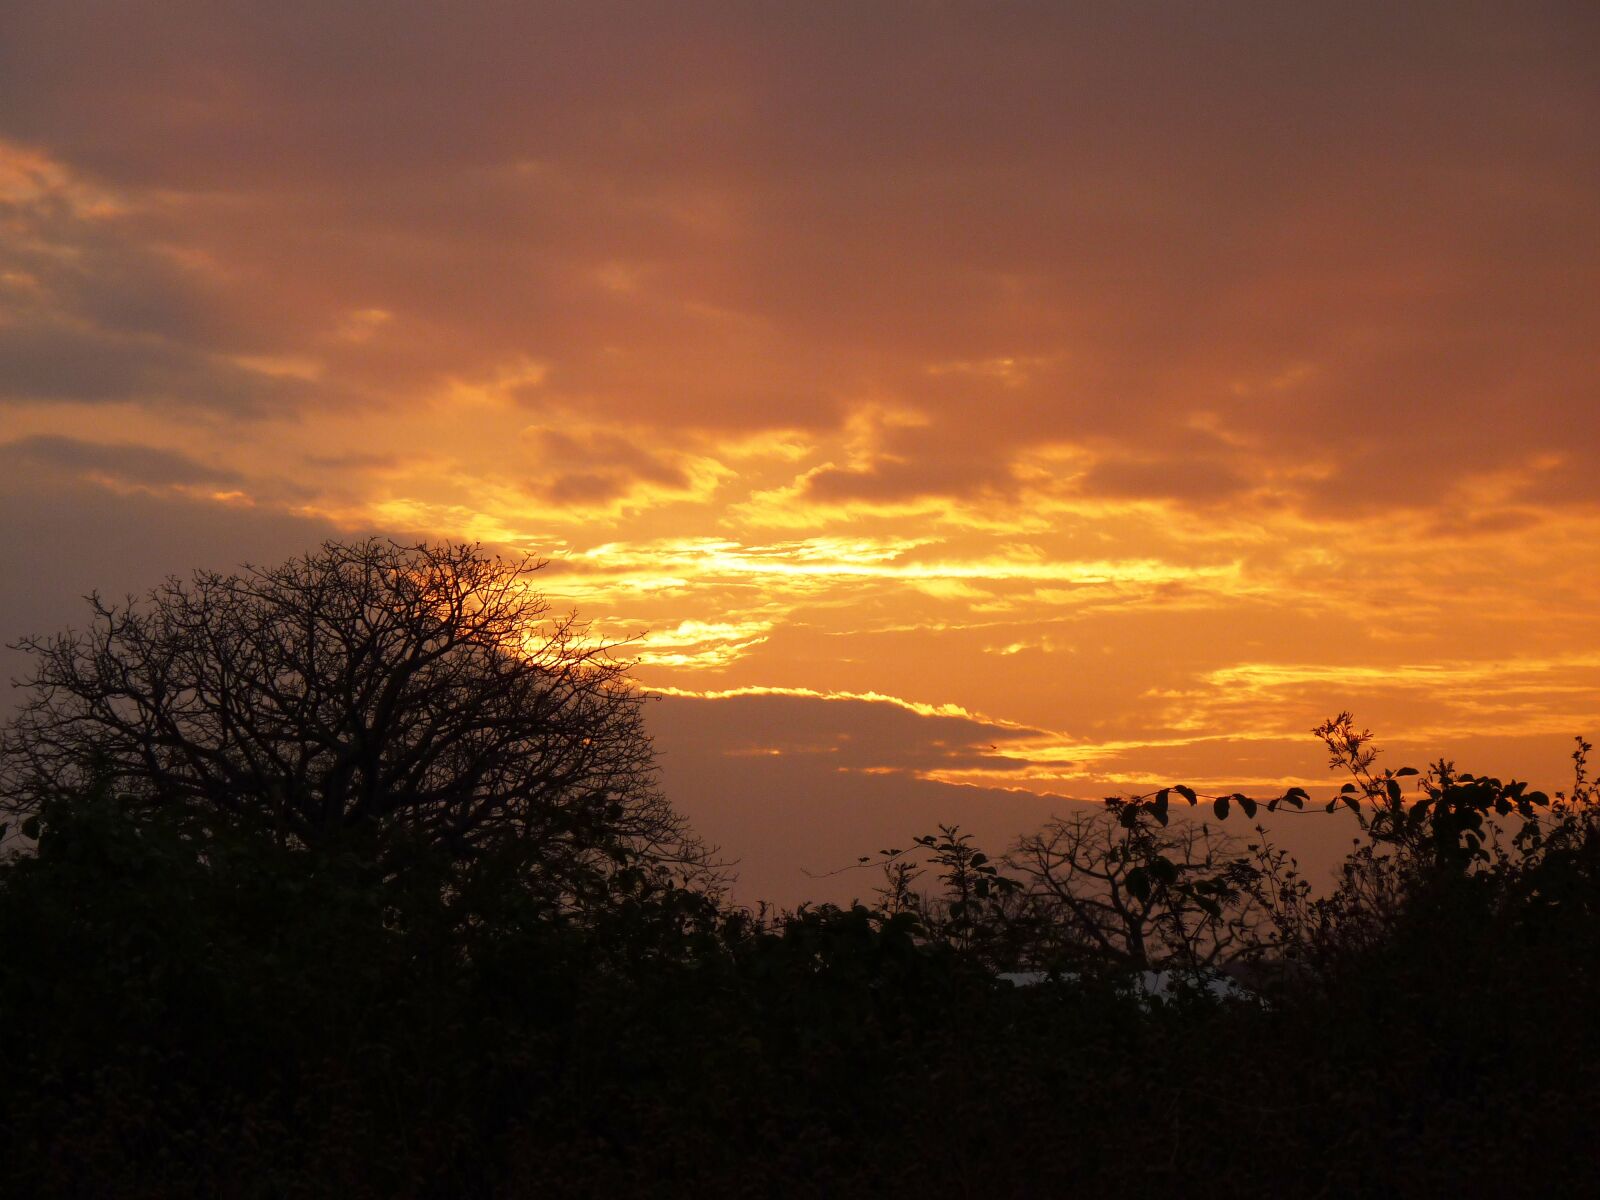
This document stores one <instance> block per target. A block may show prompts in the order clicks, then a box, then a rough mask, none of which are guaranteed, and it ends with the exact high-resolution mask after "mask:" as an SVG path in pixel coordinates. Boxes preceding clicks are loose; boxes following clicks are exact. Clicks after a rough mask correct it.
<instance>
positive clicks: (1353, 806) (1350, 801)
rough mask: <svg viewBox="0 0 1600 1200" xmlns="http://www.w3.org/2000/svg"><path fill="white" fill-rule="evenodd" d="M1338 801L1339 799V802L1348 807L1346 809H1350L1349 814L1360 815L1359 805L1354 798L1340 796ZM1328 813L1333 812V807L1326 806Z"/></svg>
mask: <svg viewBox="0 0 1600 1200" xmlns="http://www.w3.org/2000/svg"><path fill="white" fill-rule="evenodd" d="M1339 799H1341V800H1343V801H1344V802H1345V804H1346V806H1348V808H1349V809H1350V811H1351V812H1353V813H1356V814H1358V815H1359V814H1360V812H1361V803H1360V801H1358V800H1357V799H1356V798H1355V797H1354V796H1340V797H1339ZM1328 811H1329V812H1332V811H1333V806H1332V805H1331V804H1330V805H1329V806H1328Z"/></svg>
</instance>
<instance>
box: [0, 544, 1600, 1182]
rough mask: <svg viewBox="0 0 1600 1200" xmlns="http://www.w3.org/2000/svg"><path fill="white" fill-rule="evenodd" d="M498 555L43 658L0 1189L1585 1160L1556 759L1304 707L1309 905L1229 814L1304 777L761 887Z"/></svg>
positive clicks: (286, 577) (1599, 1073)
mask: <svg viewBox="0 0 1600 1200" xmlns="http://www.w3.org/2000/svg"><path fill="white" fill-rule="evenodd" d="M506 578H507V577H506V575H505V572H504V569H502V568H499V567H495V566H494V564H493V563H492V561H491V560H486V559H484V558H483V557H482V556H481V555H478V554H477V553H476V552H475V551H471V550H467V549H463V548H454V549H452V548H444V549H443V550H441V549H440V548H395V547H384V546H379V545H375V544H366V545H364V546H357V547H328V548H325V551H324V554H323V556H321V557H318V556H313V557H310V558H308V559H306V560H300V561H298V562H297V563H293V564H288V565H287V566H286V567H285V568H279V569H276V571H275V572H258V573H255V574H251V573H246V574H244V575H241V576H237V577H227V578H222V577H215V576H208V577H204V580H203V582H204V583H205V584H206V587H205V589H203V591H196V590H194V589H186V588H185V586H184V585H180V584H176V583H174V584H172V585H170V587H169V590H168V591H166V592H164V593H161V594H159V595H157V596H155V597H152V598H150V599H149V600H147V601H146V602H145V603H143V604H142V605H139V606H129V608H127V609H123V608H114V607H112V606H97V610H96V611H97V614H98V615H97V618H96V621H95V622H91V625H90V627H89V629H88V630H87V631H86V632H85V633H83V634H76V635H63V636H62V637H60V638H56V639H50V640H48V641H41V642H37V643H33V644H32V645H33V648H34V650H35V653H36V657H37V659H38V662H39V669H38V672H37V673H36V677H35V680H34V685H35V690H34V694H33V696H34V698H33V702H32V704H31V706H30V707H29V708H28V709H26V710H25V711H24V713H23V714H22V715H21V716H20V717H19V718H18V719H17V720H15V721H13V722H12V723H11V724H10V725H9V726H7V727H6V729H5V731H4V735H3V740H0V798H3V800H4V803H5V806H6V808H7V809H8V810H9V812H10V814H11V818H10V822H9V828H8V829H7V830H6V831H4V832H3V834H0V836H3V837H4V838H5V845H6V851H5V854H4V856H3V858H0V947H3V953H0V1034H3V1036H0V1194H5V1195H18V1196H149V1197H157V1196H160V1197H182V1196H208V1197H209V1196H228V1197H232V1196H239V1197H255V1196H261V1197H278V1196H301V1195H303V1196H322V1195H330V1194H341V1195H344V1196H350V1197H359V1196H386V1197H387V1196H418V1197H421V1196H439V1197H446V1196H449V1197H455V1196H490V1195H493V1196H523V1195H528V1196H535V1195H550V1196H612V1195H616V1196H643V1197H648V1196H684V1195H694V1196H714V1197H715V1196H752V1197H754V1196H762V1197H766V1196H808V1197H809V1196H882V1195H890V1194H895V1195H899V1194H905V1195H918V1196H930V1197H943V1196H971V1195H996V1196H1034V1195H1039V1196H1054V1195H1066V1194H1073V1195H1087V1196H1097V1195H1119V1196H1120V1195H1135V1196H1140V1195H1183V1196H1200V1197H1205V1196H1224V1195H1227V1196H1234V1195H1240V1194H1243V1195H1251V1194H1263V1193H1267V1192H1273V1193H1288V1194H1306V1195H1330V1196H1343V1195H1371V1196H1407V1195H1414V1196H1435V1195H1439V1194H1441V1193H1444V1192H1446V1191H1448V1190H1455V1191H1457V1192H1461V1193H1464V1194H1467V1195H1476V1194H1528V1193H1529V1192H1530V1191H1532V1192H1539V1193H1541V1194H1552V1195H1559V1194H1584V1193H1586V1192H1588V1191H1590V1190H1592V1188H1593V1180H1594V1178H1595V1170H1596V1167H1597V1165H1600V1156H1597V1153H1596V1151H1595V1150H1594V1149H1593V1145H1592V1143H1593V1139H1592V1136H1591V1134H1590V1132H1589V1129H1588V1124H1589V1112H1588V1109H1589V1103H1590V1102H1591V1100H1592V1098H1593V1097H1594V1096H1595V1095H1596V1085H1597V1084H1600V1053H1597V1051H1600V1045H1597V1044H1596V1043H1597V1041H1600V1037H1597V1026H1596V1020H1595V1013H1596V1012H1597V1011H1600V1008H1597V1005H1600V978H1597V958H1596V950H1597V947H1600V806H1597V804H1596V800H1597V797H1596V795H1595V789H1594V787H1593V785H1592V783H1591V782H1590V780H1589V778H1588V764H1587V753H1588V751H1589V749H1590V748H1589V747H1588V746H1587V745H1586V744H1584V743H1582V742H1580V743H1579V744H1578V748H1577V750H1576V752H1575V754H1574V766H1575V771H1574V778H1573V781H1572V784H1571V785H1570V786H1569V787H1567V788H1565V789H1564V790H1562V791H1558V792H1552V793H1550V794H1545V793H1541V792H1537V791H1533V790H1531V789H1529V788H1528V787H1527V786H1526V785H1523V784H1520V783H1517V782H1514V781H1509V782H1503V781H1501V780H1498V779H1494V778H1489V777H1483V776H1476V775H1471V774H1467V773H1464V772H1461V771H1458V770H1457V769H1456V768H1455V767H1454V766H1453V765H1451V764H1449V763H1445V762H1439V763H1436V764H1434V765H1433V766H1432V767H1430V768H1428V769H1427V770H1426V771H1422V772H1413V771H1409V770H1406V769H1400V770H1394V771H1386V770H1381V769H1379V767H1378V764H1377V758H1376V756H1375V754H1374V752H1373V750H1372V747H1371V743H1370V740H1369V737H1368V735H1367V734H1366V733H1365V731H1361V730H1358V729H1357V728H1356V727H1355V725H1354V724H1353V722H1351V721H1350V719H1349V718H1348V717H1347V716H1341V717H1340V718H1337V719H1335V720H1333V721H1330V722H1328V723H1327V724H1326V725H1324V726H1322V727H1321V728H1320V729H1319V730H1318V731H1317V733H1318V735H1319V736H1320V737H1321V738H1322V740H1323V742H1324V743H1325V745H1326V746H1327V747H1328V749H1329V751H1330V754H1331V756H1332V759H1333V762H1334V763H1335V765H1336V766H1338V767H1339V768H1340V769H1341V770H1342V771H1343V772H1344V773H1345V774H1346V776H1347V778H1348V780H1349V782H1348V784H1347V785H1346V790H1345V791H1343V792H1341V793H1339V794H1338V796H1337V797H1336V798H1335V800H1334V801H1333V806H1334V807H1336V808H1338V809H1339V810H1341V811H1344V812H1346V813H1347V815H1346V816H1345V817H1344V818H1342V819H1344V820H1347V821H1353V822H1355V824H1356V826H1357V828H1358V832H1359V840H1358V843H1357V844H1356V845H1355V846H1354V847H1353V849H1352V853H1351V854H1350V856H1349V858H1348V859H1347V861H1346V863H1345V865H1344V868H1343V870H1342V871H1341V872H1340V873H1339V875H1338V877H1337V879H1336V880H1335V882H1334V883H1333V885H1332V886H1331V887H1330V888H1328V889H1327V890H1326V891H1324V892H1320V893H1319V892H1317V891H1315V890H1314V889H1312V888H1311V887H1310V886H1309V885H1308V883H1307V881H1305V880H1304V879H1302V878H1301V877H1300V875H1299V874H1298V872H1297V870H1296V868H1295V865H1294V863H1293V862H1292V861H1291V860H1290V859H1289V858H1288V857H1287V856H1286V855H1284V854H1283V853H1282V852H1281V851H1279V850H1277V849H1275V848H1274V847H1273V845H1272V843H1271V841H1270V838H1269V837H1268V835H1267V833H1266V831H1265V830H1264V829H1261V828H1253V827H1252V825H1251V820H1252V817H1257V816H1258V815H1259V814H1260V813H1261V812H1262V811H1263V810H1265V809H1267V808H1279V809H1281V808H1283V807H1285V806H1287V807H1290V808H1296V809H1302V810H1303V809H1305V808H1306V807H1307V804H1308V801H1309V797H1308V796H1307V795H1306V794H1305V793H1304V792H1302V791H1299V790H1298V789H1291V790H1290V791H1289V792H1287V793H1285V794H1284V795H1282V796H1277V797H1257V798H1252V797H1248V796H1243V795H1239V794H1237V793H1235V794H1231V795H1226V796H1201V795H1198V794H1196V793H1195V792H1194V791H1193V790H1192V789H1189V788H1187V787H1184V786H1179V785H1174V786H1173V787H1171V788H1166V789H1161V790H1159V791H1156V792H1152V793H1150V794H1148V795H1145V796H1138V797H1119V798H1115V799H1113V800H1110V801H1107V803H1106V805H1105V806H1104V807H1103V808H1100V809H1091V808H1088V807H1086V808H1085V809H1084V810H1083V811H1081V812H1079V813H1078V814H1076V815H1074V816H1069V817H1068V818H1066V819H1062V820H1057V821H1055V822H1053V823H1052V824H1051V825H1049V826H1047V827H1046V828H1044V829H1042V830H1040V831H1038V832H1037V833H1035V834H1033V835H1030V836H1028V837H1026V838H1023V839H1021V841H1020V842H1019V843H1018V844H1017V845H1016V846H1013V847H1010V848H1009V849H1008V850H1007V851H1006V852H1005V853H999V852H998V851H997V852H996V853H995V854H994V855H993V856H991V855H990V854H988V853H985V851H984V850H983V849H982V848H980V847H978V846H976V845H974V844H973V842H972V841H971V839H970V838H968V837H966V836H965V835H963V834H962V833H961V831H960V830H959V829H956V828H945V829H941V830H939V831H936V832H934V833H931V834H929V835H925V836H922V837H919V838H916V839H915V840H913V841H911V842H908V844H907V845H906V846H905V847H903V848H895V847H890V848H886V849H884V850H882V851H881V852H880V853H878V854H875V855H868V856H867V857H866V858H865V859H864V861H863V862H862V863H861V864H859V869H860V870H861V871H862V879H863V892H864V894H865V896H866V899H865V900H864V902H862V903H859V904H856V905H853V906H850V907H843V908H841V907H834V906H807V907H802V908H800V909H799V910H797V911H792V912H782V913H770V912H765V911H760V912H750V911H748V910H743V909H739V908H737V907H734V906H732V905H730V904H729V903H727V902H726V900H725V898H724V897H723V895H722V892H721V890H720V888H719V886H718V872H717V870H716V868H715V859H714V855H712V854H711V853H710V852H709V851H707V850H706V849H705V848H703V847H701V846H699V845H698V844H697V843H695V842H694V840H693V838H692V837H691V836H690V835H689V834H688V831H687V830H686V829H685V828H684V827H683V826H682V823H681V821H679V820H678V819H677V818H676V817H675V815H674V814H673V813H672V811H671V809H670V807H669V806H667V805H666V804H665V802H664V800H663V799H662V798H661V797H660V796H659V795H658V794H657V793H655V791H654V790H653V787H652V786H651V783H650V778H649V773H648V771H647V770H644V769H642V766H641V764H642V763H643V762H645V760H646V759H647V751H648V743H647V742H645V743H641V742H640V741H639V740H638V739H639V738H641V737H642V734H641V733H640V732H639V729H638V726H637V724H636V720H635V718H636V715H637V714H636V709H635V708H634V707H633V706H632V702H631V701H630V699H629V694H628V693H627V692H625V691H624V690H620V689H619V687H618V685H617V678H616V672H615V671H613V670H612V669H611V667H610V666H609V665H608V663H607V662H606V660H605V659H604V657H603V655H600V654H599V653H598V652H597V651H595V650H594V649H593V648H592V647H585V646H581V645H580V644H579V642H578V640H577V638H576V636H575V634H576V631H575V630H574V628H573V627H572V626H571V625H570V624H569V625H565V626H558V627H557V628H558V629H560V630H561V634H560V636H561V638H562V639H564V640H562V641H560V642H559V643H557V642H545V643H543V648H544V650H545V654H544V656H543V657H542V658H538V657H533V658H530V657H528V656H526V655H525V654H524V650H525V648H526V642H527V637H526V630H525V629H520V628H519V627H518V626H517V624H516V622H514V621H510V620H509V619H508V620H506V621H505V622H501V621H500V617H502V616H506V615H507V614H506V612H504V611H498V612H497V610H495V608H494V606H495V604H503V605H504V604H514V603H515V604H521V603H524V602H525V601H526V599H527V597H526V596H525V595H523V594H522V593H519V592H516V591H514V590H509V589H501V587H500V585H501V584H502V583H503V582H505V579H506ZM173 589H175V590H173ZM495 589H500V590H495ZM313 594H314V596H315V598H316V602H315V603H314V604H311V603H306V602H305V601H306V599H307V597H308V595H313ZM485 597H488V603H485ZM497 597H498V599H497ZM200 599H203V603H200V602H199V601H200ZM397 614H398V615H397ZM524 615H526V613H524ZM469 630H476V631H477V632H470V631H469ZM485 631H487V632H485ZM496 631H502V632H504V633H505V635H506V636H507V637H512V636H514V637H516V638H517V639H518V653H517V654H516V655H515V656H513V655H511V654H510V652H509V650H507V649H506V648H505V647H504V646H497V644H496V643H495V642H494V636H496ZM463 646H464V647H465V649H460V647H463ZM219 648H220V649H219ZM241 664H243V665H241ZM485 673H487V678H488V680H489V682H490V683H491V684H492V685H493V686H494V687H496V688H498V689H499V691H498V692H496V693H495V694H496V695H499V696H503V697H505V698H506V701H507V702H506V703H505V704H503V705H501V706H498V707H496V706H490V707H489V708H487V709H485V710H479V709H477V708H475V706H474V701H473V697H474V696H475V695H477V694H478V693H477V692H476V691H475V690H474V689H475V688H477V687H478V686H480V685H481V684H482V682H483V680H484V678H485ZM243 697H248V701H249V708H248V710H243V709H240V710H238V711H235V710H236V709H237V708H238V704H239V703H240V702H241V700H242V698H243ZM512 700H514V701H515V703H511V701H512ZM530 703H531V704H532V706H533V709H534V712H533V714H532V716H530V717H529V719H528V720H526V721H522V720H519V719H518V716H517V714H518V713H520V712H522V711H523V709H524V708H525V707H527V706H528V705H529V704H530ZM475 712H476V713H479V715H482V716H484V718H485V719H483V720H474V719H473V715H474V713H475ZM535 718H536V719H535ZM452 722H455V724H452ZM451 731H454V732H451ZM380 734H381V736H380ZM446 734H449V737H448V738H446V740H444V741H440V740H438V739H439V738H441V737H445V736H446ZM450 739H456V740H454V741H452V740H450ZM1200 814H1204V815H1206V816H1208V817H1209V818H1210V819H1209V820H1207V821H1200V820H1197V819H1196V816H1197V815H1200ZM1236 826H1237V827H1238V828H1239V829H1240V830H1241V834H1240V835H1239V836H1237V837H1236V838H1225V837H1223V836H1221V831H1222V830H1225V829H1232V828H1234V827H1236ZM991 849H996V848H991Z"/></svg>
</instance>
